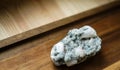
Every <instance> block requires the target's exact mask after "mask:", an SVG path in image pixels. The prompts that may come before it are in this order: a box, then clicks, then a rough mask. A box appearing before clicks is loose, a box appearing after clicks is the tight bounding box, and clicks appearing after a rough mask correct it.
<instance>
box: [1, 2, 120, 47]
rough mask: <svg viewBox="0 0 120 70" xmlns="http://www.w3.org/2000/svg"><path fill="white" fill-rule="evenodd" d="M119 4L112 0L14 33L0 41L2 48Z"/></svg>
mask: <svg viewBox="0 0 120 70" xmlns="http://www.w3.org/2000/svg"><path fill="white" fill-rule="evenodd" d="M119 4H120V3H119V2H117V1H115V2H111V3H109V4H105V5H103V6H100V7H98V8H93V9H91V10H88V11H87V12H82V13H78V14H75V15H72V16H71V17H66V18H63V19H61V20H58V21H55V22H51V23H49V24H46V25H43V26H40V27H37V28H34V29H32V30H29V31H26V32H23V33H21V34H17V35H14V36H12V37H9V38H7V39H4V40H1V41H0V48H2V47H5V46H7V45H10V44H13V43H16V42H18V41H21V40H24V39H26V38H29V37H32V36H34V35H37V34H40V33H43V32H46V31H49V30H52V29H54V28H57V27H59V26H62V25H65V24H68V23H70V22H73V21H76V20H78V19H82V18H85V17H88V16H91V15H94V14H96V13H99V12H101V11H104V10H106V9H109V8H111V7H113V6H117V5H119ZM88 12H89V13H88ZM46 28H48V29H46Z"/></svg>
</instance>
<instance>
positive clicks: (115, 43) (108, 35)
mask: <svg viewBox="0 0 120 70" xmlns="http://www.w3.org/2000/svg"><path fill="white" fill-rule="evenodd" d="M83 25H90V26H92V27H93V28H95V29H96V31H97V33H98V35H99V36H100V37H101V38H102V49H101V51H100V52H99V53H98V54H97V55H96V56H94V57H91V58H89V59H88V60H87V61H85V62H83V63H80V64H78V65H75V66H72V67H69V68H68V67H66V66H60V67H56V66H54V64H53V63H52V61H51V59H50V51H51V48H52V46H53V45H54V44H55V43H57V42H58V41H60V40H61V39H62V38H63V37H64V36H65V35H66V33H67V32H68V31H69V30H70V29H73V28H80V27H82V26H83ZM0 50H1V51H0V52H1V54H0V70H101V69H103V68H105V67H107V66H109V65H111V64H113V63H115V62H117V61H118V60H120V56H119V55H120V8H119V7H117V8H112V9H111V10H108V11H106V12H102V13H99V14H96V15H94V16H90V17H87V18H84V19H82V20H79V21H76V22H73V23H70V24H68V25H65V26H62V27H59V28H56V29H54V30H51V31H48V32H45V33H43V34H40V35H37V36H35V37H32V38H29V39H26V40H24V41H21V42H18V43H15V44H12V45H9V46H7V47H4V48H1V49H0Z"/></svg>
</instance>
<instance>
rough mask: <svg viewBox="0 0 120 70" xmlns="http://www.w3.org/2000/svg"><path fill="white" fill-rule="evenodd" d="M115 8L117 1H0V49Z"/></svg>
mask: <svg viewBox="0 0 120 70" xmlns="http://www.w3.org/2000/svg"><path fill="white" fill-rule="evenodd" d="M118 4H119V0H104V1H102V0H69V1H68V0H1V2H0V48H1V47H4V46H6V45H9V44H12V43H15V42H17V41H20V40H23V39H26V38H28V37H31V36H34V35H37V34H39V33H43V32H46V31H48V30H51V29H53V28H56V27H59V26H62V25H65V24H68V23H70V22H73V21H75V20H78V19H80V18H84V17H86V16H90V15H93V14H96V13H98V12H100V11H103V10H105V9H108V8H110V7H112V6H115V5H118Z"/></svg>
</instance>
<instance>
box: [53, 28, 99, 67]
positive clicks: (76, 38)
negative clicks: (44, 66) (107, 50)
mask: <svg viewBox="0 0 120 70" xmlns="http://www.w3.org/2000/svg"><path fill="white" fill-rule="evenodd" d="M100 49H101V39H100V38H99V37H98V36H97V34H96V31H95V30H94V29H93V28H92V27H90V26H83V27H82V28H79V29H72V30H70V31H69V32H68V34H67V35H66V37H64V38H63V39H62V40H61V41H60V42H58V43H57V44H55V45H54V46H53V48H52V50H51V59H52V61H53V62H54V63H55V65H57V66H60V65H64V64H66V65H67V66H73V65H75V64H78V63H80V62H83V61H84V60H86V59H87V58H88V57H91V56H94V55H95V54H96V53H97V52H98V51H99V50H100Z"/></svg>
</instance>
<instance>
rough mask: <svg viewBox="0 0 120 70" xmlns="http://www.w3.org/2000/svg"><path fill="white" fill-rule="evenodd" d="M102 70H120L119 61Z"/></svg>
mask: <svg viewBox="0 0 120 70" xmlns="http://www.w3.org/2000/svg"><path fill="white" fill-rule="evenodd" d="M104 70H120V61H117V62H115V63H114V64H112V65H110V66H108V67H106V68H105V69H104Z"/></svg>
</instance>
